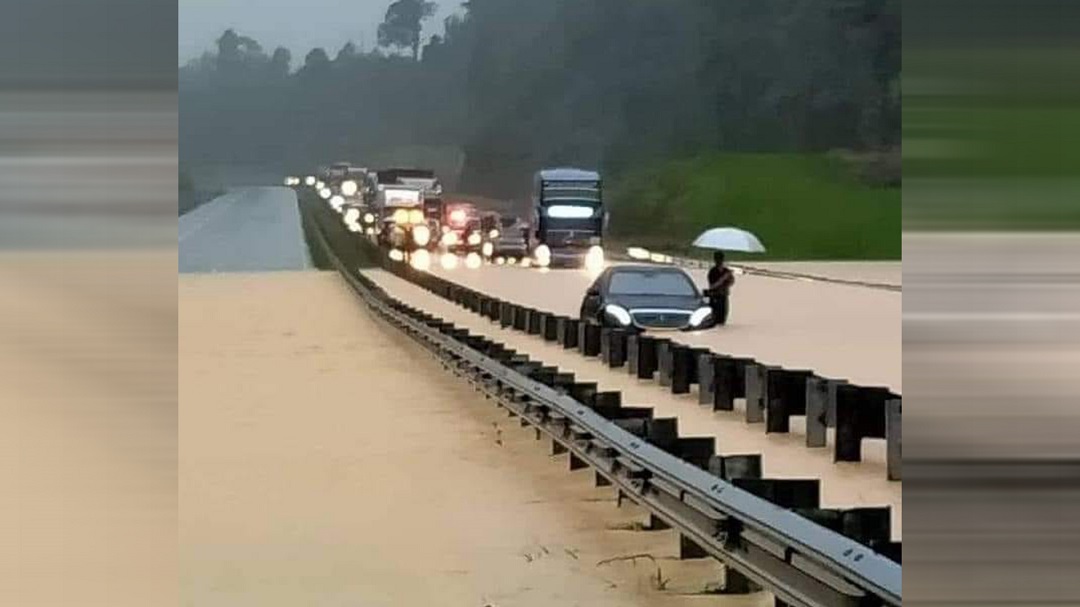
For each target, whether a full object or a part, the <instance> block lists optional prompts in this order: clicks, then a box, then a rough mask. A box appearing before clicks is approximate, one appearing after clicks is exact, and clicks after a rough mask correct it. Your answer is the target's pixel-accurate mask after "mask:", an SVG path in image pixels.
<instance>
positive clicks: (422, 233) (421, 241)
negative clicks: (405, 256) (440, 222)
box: [412, 225, 431, 247]
mask: <svg viewBox="0 0 1080 607" xmlns="http://www.w3.org/2000/svg"><path fill="white" fill-rule="evenodd" d="M412 236H413V242H415V243H416V244H417V245H418V246H421V247H426V246H427V244H428V243H429V242H431V228H429V227H427V226H426V225H418V226H416V227H414V228H413V230H412Z"/></svg>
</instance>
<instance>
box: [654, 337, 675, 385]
mask: <svg viewBox="0 0 1080 607" xmlns="http://www.w3.org/2000/svg"><path fill="white" fill-rule="evenodd" d="M671 349H672V343H671V340H670V339H657V340H656V366H657V369H656V383H658V384H660V385H661V386H670V385H671V370H672V366H673V365H672V360H671V355H672V352H671Z"/></svg>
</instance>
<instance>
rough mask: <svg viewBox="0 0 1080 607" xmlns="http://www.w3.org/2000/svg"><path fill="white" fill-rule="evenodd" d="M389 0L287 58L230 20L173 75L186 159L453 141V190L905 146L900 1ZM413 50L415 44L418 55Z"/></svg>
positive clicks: (302, 154) (491, 190)
mask: <svg viewBox="0 0 1080 607" xmlns="http://www.w3.org/2000/svg"><path fill="white" fill-rule="evenodd" d="M433 11H434V4H432V3H430V2H423V1H421V0H395V1H394V2H393V3H392V4H390V5H389V7H388V9H387V12H386V19H385V20H384V22H383V23H382V24H381V25H380V26H379V44H380V46H381V47H382V48H387V49H402V50H408V51H410V53H411V57H407V56H401V55H397V54H393V53H390V54H388V53H384V52H383V51H382V50H380V49H375V50H371V51H368V52H360V51H358V50H357V49H355V47H353V46H351V45H346V48H342V49H341V51H340V52H338V53H337V55H336V58H335V59H334V60H331V59H330V56H329V55H328V54H327V53H326V51H325V50H323V49H314V50H311V51H310V52H308V53H307V54H306V55H305V57H304V62H303V65H302V66H301V67H300V68H299V69H298V70H296V71H295V72H291V73H290V72H288V71H287V70H285V69H283V66H284V65H287V64H288V58H289V54H288V51H286V50H285V49H276V50H275V52H274V54H273V57H267V56H266V54H265V52H264V51H263V50H262V47H261V46H260V45H259V44H258V43H257V42H255V41H254V40H251V39H250V38H247V37H245V36H242V35H240V34H238V33H237V32H234V31H232V30H227V31H226V32H225V33H224V34H223V35H222V37H221V38H220V39H219V41H218V47H217V52H216V54H214V53H211V54H208V55H206V56H204V57H202V58H200V59H197V60H195V61H192V62H191V63H189V64H188V65H186V66H185V67H184V68H182V69H181V73H180V98H181V103H180V112H181V121H182V126H183V129H181V156H182V159H185V160H187V161H189V162H192V163H197V162H241V161H244V162H253V163H257V162H263V163H270V164H274V165H277V166H281V167H282V168H285V167H289V166H313V165H315V164H319V163H326V162H330V161H333V160H337V159H348V160H353V161H355V162H365V160H364V159H365V158H366V157H370V156H371V155H373V154H375V153H376V152H380V151H383V150H386V149H390V148H395V149H396V148H406V147H409V146H446V147H451V148H454V149H457V150H460V151H461V152H462V154H463V156H464V161H463V162H464V164H463V165H462V166H461V167H460V179H461V187H462V188H464V189H468V190H470V191H473V192H475V193H479V194H489V195H493V196H510V195H517V194H520V193H521V192H520V190H521V188H523V187H524V188H527V187H528V176H529V175H530V174H531V172H532V171H533V170H535V169H536V168H537V167H539V166H543V165H548V164H555V163H559V164H561V163H568V164H579V165H584V166H592V167H597V168H600V169H602V170H604V171H607V172H609V173H610V172H616V173H618V172H628V171H634V170H637V169H639V168H640V167H644V166H650V165H653V164H654V163H656V162H657V161H660V160H665V159H670V158H675V157H686V156H693V155H696V154H702V153H711V152H726V151H755V152H822V151H828V150H833V149H838V148H843V149H853V150H881V149H887V148H890V147H894V146H897V145H898V144H899V137H900V98H899V78H900V0H771V1H769V2H760V1H757V0H664V1H663V2H660V1H657V0H471V1H470V2H468V3H467V4H466V5H464V8H463V10H462V11H461V12H460V13H459V14H455V15H453V16H451V17H450V18H448V19H446V20H445V22H444V23H443V24H442V25H443V27H442V31H441V32H439V33H438V34H437V35H433V36H430V37H429V38H428V39H427V40H426V41H425V40H422V38H421V31H422V25H423V22H424V20H425V19H428V18H429V17H430V16H431V15H432V14H433ZM421 50H422V52H421Z"/></svg>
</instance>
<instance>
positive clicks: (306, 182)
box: [304, 175, 315, 188]
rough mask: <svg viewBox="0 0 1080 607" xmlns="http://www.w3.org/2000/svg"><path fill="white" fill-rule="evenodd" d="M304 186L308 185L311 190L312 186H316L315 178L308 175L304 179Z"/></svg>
mask: <svg viewBox="0 0 1080 607" xmlns="http://www.w3.org/2000/svg"><path fill="white" fill-rule="evenodd" d="M304 185H306V186H307V187H309V188H310V187H311V186H313V185H315V177H313V176H311V175H308V176H307V177H304Z"/></svg>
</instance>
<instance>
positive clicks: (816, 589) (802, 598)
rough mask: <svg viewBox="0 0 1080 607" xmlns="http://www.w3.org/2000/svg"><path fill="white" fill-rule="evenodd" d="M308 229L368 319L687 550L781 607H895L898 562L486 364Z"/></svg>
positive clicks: (481, 345)
mask: <svg viewBox="0 0 1080 607" xmlns="http://www.w3.org/2000/svg"><path fill="white" fill-rule="evenodd" d="M312 224H314V226H313V227H314V229H313V232H314V234H315V236H316V239H315V240H316V241H317V244H318V245H319V246H320V248H322V249H323V250H324V251H325V252H326V254H327V257H328V259H329V260H330V262H331V263H332V265H333V266H334V267H335V268H336V269H337V270H338V272H339V273H340V274H341V275H342V276H343V277H344V279H345V280H346V281H347V282H348V284H349V285H350V286H351V287H352V289H353V290H354V291H355V292H356V293H357V294H358V295H359V296H360V297H361V299H362V300H363V302H364V303H365V304H366V305H367V306H368V307H369V308H370V309H371V310H372V311H373V312H375V313H376V314H377V315H379V316H380V317H382V318H384V319H385V320H387V321H389V322H390V323H391V324H393V325H395V326H397V327H398V328H400V329H402V330H403V331H404V332H405V333H406V334H408V335H409V336H410V337H412V338H413V339H414V340H416V341H417V342H419V343H420V344H422V345H423V346H425V347H426V348H428V349H429V350H430V351H432V352H433V353H435V355H436V356H437V357H438V358H440V359H442V360H443V361H444V364H446V365H447V366H448V367H449V368H451V369H453V370H454V371H455V372H456V373H458V374H460V375H464V376H467V377H469V378H470V380H471V381H473V383H474V384H475V385H477V386H478V387H480V388H481V389H482V390H483V391H484V392H485V393H486V394H488V395H489V396H491V397H493V398H495V399H497V401H498V402H499V404H500V405H501V406H503V407H506V408H507V410H509V411H511V412H512V413H514V414H515V415H518V416H520V417H521V419H522V420H523V422H524V423H527V424H529V425H532V426H534V427H535V428H536V430H537V431H538V432H542V433H544V434H546V435H548V436H549V437H551V439H552V440H553V441H554V442H555V443H557V444H559V445H560V446H561V447H562V448H563V449H564V450H567V451H569V452H570V454H571V467H572V468H573V467H574V462H575V459H576V460H577V462H578V463H579V464H581V465H587V466H591V467H593V468H594V469H595V470H596V471H597V473H598V474H599V475H601V476H603V477H604V478H606V479H607V480H608V481H609V482H610V483H611V484H613V485H615V486H616V487H617V488H618V489H619V491H620V492H622V493H624V494H625V495H627V496H628V497H630V498H631V499H633V500H634V501H636V502H637V503H639V504H641V505H642V506H644V507H645V508H646V509H648V510H649V511H650V512H652V513H653V514H655V515H657V516H659V517H660V518H661V519H663V520H665V521H666V522H667V523H668V524H670V525H672V526H673V527H675V528H677V529H678V531H679V532H680V533H681V534H682V536H683V538H684V539H685V540H688V541H689V543H690V544H691V545H692V546H694V547H696V548H698V549H700V550H701V551H702V552H703V553H705V554H708V555H710V556H712V557H714V558H716V559H719V560H721V561H723V562H724V563H725V565H727V566H728V567H731V568H733V569H734V570H736V571H738V572H740V573H741V574H743V575H744V576H746V577H747V578H749V579H750V580H752V581H754V582H756V583H758V584H760V585H761V586H763V587H765V588H767V589H769V590H770V591H771V592H772V593H773V594H774V595H775V596H776V598H777V602H778V604H786V605H798V606H802V607H841V606H843V607H849V606H850V607H857V606H858V607H862V606H869V605H895V606H899V605H901V603H902V598H901V587H902V586H901V577H902V576H901V567H900V565H899V564H897V563H895V562H893V561H891V560H889V559H887V558H885V557H884V556H882V555H879V554H877V553H875V552H873V551H872V550H871V549H869V548H868V547H866V546H864V545H862V544H859V543H857V542H855V541H854V540H851V539H849V538H847V537H844V536H843V535H841V534H839V533H836V532H834V531H831V530H829V529H826V528H825V527H822V526H820V525H818V524H816V523H814V522H813V521H811V520H809V519H807V518H804V517H802V516H800V515H798V514H797V513H795V512H793V511H790V510H787V509H784V508H781V507H779V506H777V505H775V504H773V503H770V502H768V501H766V500H765V499H762V498H760V497H757V496H755V495H753V494H752V493H750V492H748V491H745V490H743V489H740V488H739V487H737V486H735V485H734V484H732V483H729V482H726V481H724V480H722V479H720V478H719V477H717V476H714V475H712V474H710V473H709V472H707V471H705V470H703V469H701V468H699V467H696V466H694V465H692V464H690V463H688V462H687V461H684V460H682V459H679V458H677V457H675V456H673V455H671V454H670V453H667V452H665V451H664V450H662V449H660V448H658V447H656V446H654V445H652V444H650V443H649V442H647V441H646V440H643V439H642V438H640V437H638V436H635V435H634V434H631V433H630V432H628V431H626V430H624V429H623V428H621V427H620V426H619V425H617V424H615V423H613V422H612V421H611V420H609V419H607V418H605V417H603V416H601V415H600V414H598V413H597V412H595V411H593V410H592V409H590V408H589V407H587V406H585V405H584V404H582V403H581V402H579V401H577V400H575V399H574V398H572V397H571V396H569V395H567V394H565V393H563V392H560V391H558V390H555V389H554V388H552V387H550V386H548V385H545V384H544V383H541V382H539V381H536V380H534V379H532V378H530V377H528V376H527V375H525V374H523V373H521V372H519V371H518V370H516V369H515V368H514V367H513V366H512V365H510V364H507V362H506V361H505V360H499V359H497V358H493V357H492V356H489V355H488V354H486V353H485V352H487V353H490V352H493V351H495V350H496V346H498V344H494V343H493V342H491V341H490V340H487V339H486V338H483V337H480V336H474V335H469V334H468V332H467V331H464V330H461V329H456V328H455V327H454V326H453V325H452V324H450V323H446V322H444V321H442V320H441V319H438V318H435V317H433V316H430V315H428V314H425V313H423V312H421V311H419V310H416V309H413V308H410V307H408V306H406V305H404V304H403V303H401V302H399V301H397V300H394V299H393V298H391V297H390V296H389V295H388V294H387V293H386V292H385V291H384V290H382V289H381V288H380V287H379V286H378V285H377V284H375V283H374V282H373V281H371V280H370V279H368V278H367V277H365V276H363V275H362V274H360V273H359V272H356V271H354V270H350V269H349V268H347V267H346V266H345V265H344V264H343V263H342V261H341V260H340V259H339V257H338V255H337V254H336V252H335V251H334V250H333V248H332V247H331V246H330V244H329V242H328V241H327V239H326V236H325V235H324V233H323V230H322V227H321V226H320V225H319V222H318V221H315V222H312ZM579 467H580V466H579Z"/></svg>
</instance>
